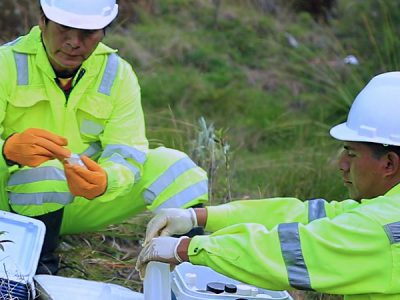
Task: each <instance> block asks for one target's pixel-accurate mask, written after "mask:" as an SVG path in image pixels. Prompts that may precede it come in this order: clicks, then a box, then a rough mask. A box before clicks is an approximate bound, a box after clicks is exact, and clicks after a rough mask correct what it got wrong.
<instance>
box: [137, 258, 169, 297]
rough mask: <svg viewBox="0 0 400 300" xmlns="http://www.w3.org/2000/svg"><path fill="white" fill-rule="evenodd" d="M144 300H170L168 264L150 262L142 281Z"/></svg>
mask: <svg viewBox="0 0 400 300" xmlns="http://www.w3.org/2000/svg"><path fill="white" fill-rule="evenodd" d="M143 290H144V300H171V282H170V271H169V264H166V263H161V262H157V261H151V262H149V263H148V264H147V267H146V276H145V277H144V281H143Z"/></svg>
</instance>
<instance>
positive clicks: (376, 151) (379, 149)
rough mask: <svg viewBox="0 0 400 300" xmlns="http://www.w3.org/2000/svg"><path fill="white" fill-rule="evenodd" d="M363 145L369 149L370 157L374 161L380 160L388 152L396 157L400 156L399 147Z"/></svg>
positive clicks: (374, 144)
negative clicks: (373, 158)
mask: <svg viewBox="0 0 400 300" xmlns="http://www.w3.org/2000/svg"><path fill="white" fill-rule="evenodd" d="M363 144H365V145H367V146H368V147H369V148H370V149H371V151H372V155H373V156H374V157H375V158H376V159H379V158H381V157H382V156H383V155H385V154H387V153H389V152H394V153H396V154H397V155H398V156H400V146H393V145H383V144H377V143H368V142H363Z"/></svg>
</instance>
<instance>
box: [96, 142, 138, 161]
mask: <svg viewBox="0 0 400 300" xmlns="http://www.w3.org/2000/svg"><path fill="white" fill-rule="evenodd" d="M115 153H117V154H119V155H121V156H122V157H123V158H131V159H133V160H134V161H136V162H138V163H139V164H144V162H145V161H146V153H144V152H142V151H140V150H137V149H135V148H133V147H130V146H126V145H108V146H106V148H105V149H104V151H103V154H102V155H101V158H108V157H111V156H112V155H113V154H115Z"/></svg>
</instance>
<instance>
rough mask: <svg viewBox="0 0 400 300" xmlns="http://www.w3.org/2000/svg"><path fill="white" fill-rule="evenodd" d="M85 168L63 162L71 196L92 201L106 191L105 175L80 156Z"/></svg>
mask: <svg viewBox="0 0 400 300" xmlns="http://www.w3.org/2000/svg"><path fill="white" fill-rule="evenodd" d="M81 159H82V162H83V163H84V164H85V166H86V168H85V167H83V166H79V165H71V164H69V163H68V162H67V161H64V171H65V176H66V177H67V182H68V187H69V190H70V192H71V194H72V195H74V196H81V197H85V198H86V199H89V200H91V199H94V198H96V197H98V196H100V195H102V194H103V193H104V192H105V191H106V189H107V174H106V172H105V171H104V170H103V168H102V167H101V166H100V165H98V164H97V163H96V162H95V161H93V160H91V159H90V158H89V157H87V156H81Z"/></svg>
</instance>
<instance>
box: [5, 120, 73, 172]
mask: <svg viewBox="0 0 400 300" xmlns="http://www.w3.org/2000/svg"><path fill="white" fill-rule="evenodd" d="M67 144H68V141H67V139H66V138H63V137H62V136H59V135H56V134H54V133H52V132H50V131H47V130H44V129H38V128H29V129H27V130H25V131H24V132H21V133H15V134H13V135H12V136H10V137H9V138H8V139H7V140H6V142H5V144H4V146H3V155H4V156H5V157H4V158H5V159H7V160H10V161H12V162H15V163H17V164H20V165H22V166H29V167H37V166H39V165H40V164H42V163H44V162H45V161H48V160H52V159H55V158H57V159H59V160H61V161H63V160H64V159H65V158H67V157H69V156H70V155H71V151H70V150H68V149H66V148H64V147H63V146H66V145H67Z"/></svg>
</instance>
